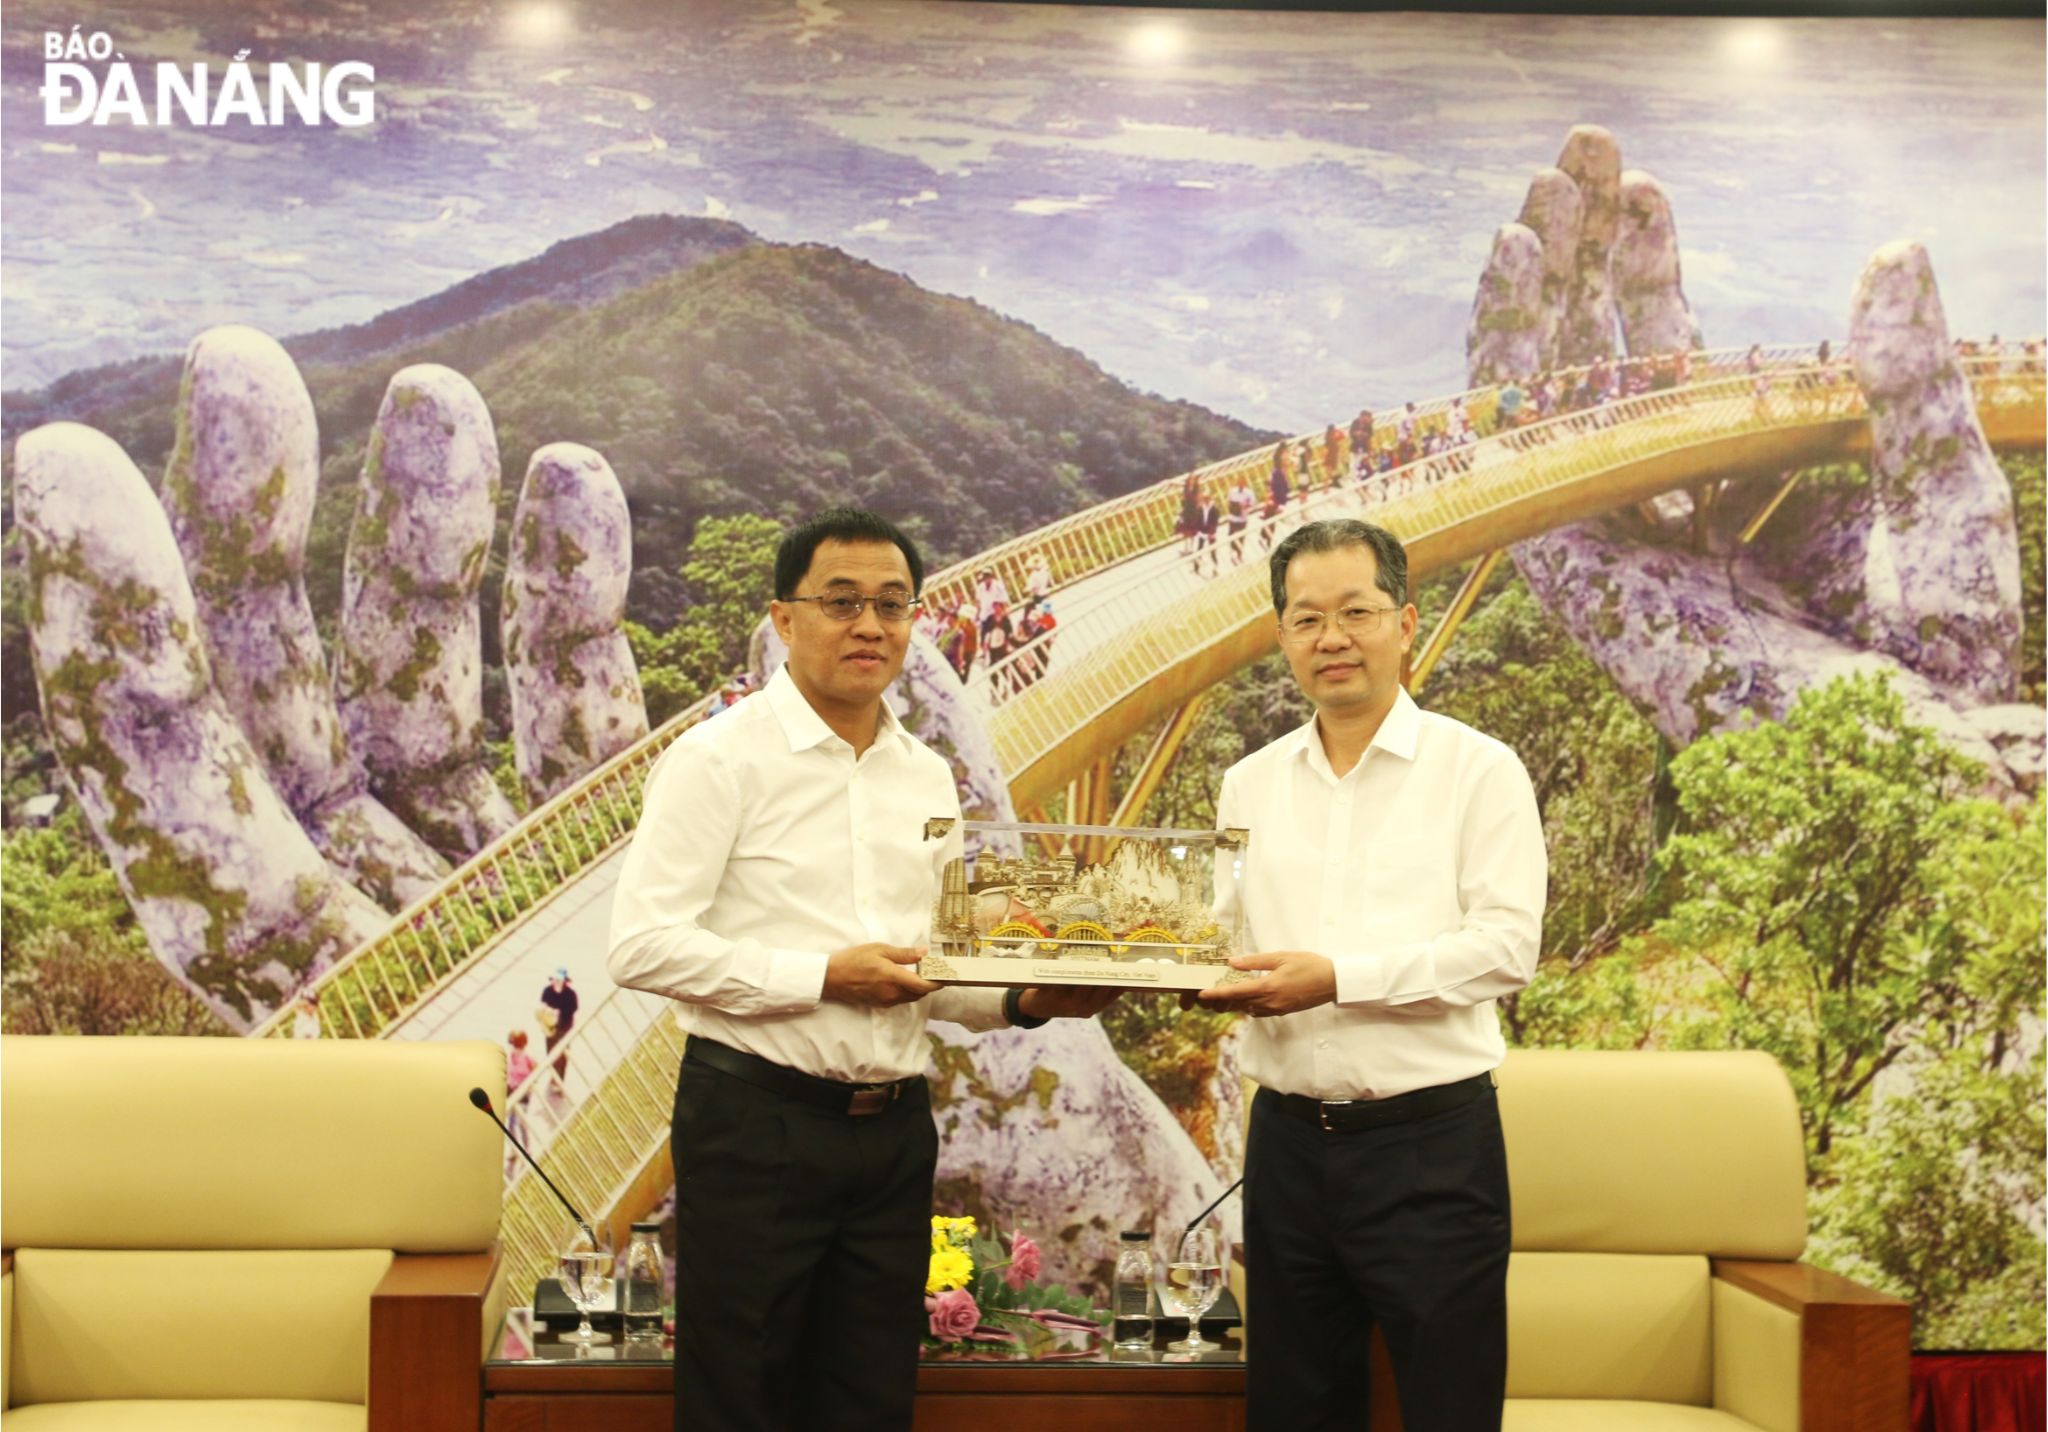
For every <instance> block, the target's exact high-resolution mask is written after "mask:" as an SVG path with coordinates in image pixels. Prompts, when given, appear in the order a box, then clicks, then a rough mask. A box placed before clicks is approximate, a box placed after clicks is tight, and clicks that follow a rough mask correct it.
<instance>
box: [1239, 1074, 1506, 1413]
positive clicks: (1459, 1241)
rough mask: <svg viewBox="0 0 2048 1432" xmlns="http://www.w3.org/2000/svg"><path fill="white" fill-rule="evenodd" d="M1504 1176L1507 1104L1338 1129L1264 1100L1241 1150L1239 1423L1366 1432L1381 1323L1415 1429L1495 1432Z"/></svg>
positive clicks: (1404, 1409)
mask: <svg viewBox="0 0 2048 1432" xmlns="http://www.w3.org/2000/svg"><path fill="white" fill-rule="evenodd" d="M1507 1269H1508V1176H1507V1150H1506V1146H1505V1145H1504V1144H1503V1143H1502V1141H1501V1132H1500V1108H1499V1104H1498V1102H1497V1099H1496V1096H1495V1094H1494V1092H1493V1091H1492V1090H1491V1089H1489V1090H1487V1091H1486V1092H1485V1093H1484V1094H1483V1095H1481V1096H1480V1098H1479V1099H1477V1100H1476V1101H1475V1102H1473V1103H1470V1104H1466V1105H1464V1106H1463V1107H1461V1108H1456V1109H1449V1110H1446V1111H1444V1112H1443V1113H1440V1114H1433V1115H1429V1116H1427V1117H1425V1118H1420V1119H1416V1120H1413V1121H1412V1122H1409V1123H1404V1124H1390V1125H1387V1126H1385V1127H1382V1128H1373V1129H1360V1130H1357V1131H1354V1132H1350V1133H1330V1132H1325V1131H1324V1130H1322V1129H1320V1128H1317V1127H1316V1126H1315V1125H1313V1124H1309V1123H1305V1122H1303V1121H1301V1120H1299V1119H1297V1118H1295V1117H1294V1116H1293V1115H1291V1114H1289V1113H1288V1112H1286V1111H1285V1110H1284V1109H1282V1108H1281V1107H1280V1100H1279V1097H1278V1096H1277V1095H1275V1094H1272V1093H1270V1092H1269V1091H1265V1090H1261V1091H1260V1092H1259V1094H1258V1096H1257V1098H1255V1099H1254V1100H1253V1102H1252V1126H1251V1133H1250V1136H1249V1141H1248V1143H1247V1146H1246V1149H1245V1280H1246V1293H1247V1295H1248V1296H1247V1308H1246V1315H1247V1319H1248V1327H1247V1331H1248V1333H1249V1334H1251V1337H1252V1347H1251V1351H1250V1355H1249V1357H1248V1358H1247V1362H1246V1369H1245V1371H1246V1400H1247V1416H1246V1426H1247V1427H1248V1428H1249V1429H1251V1432H1317V1429H1323V1428H1348V1429H1357V1428H1364V1427H1365V1426H1366V1419H1367V1410H1366V1409H1367V1405H1368V1393H1369V1388H1368V1385H1367V1378H1368V1373H1367V1361H1366V1357H1367V1347H1368V1343H1369V1340H1370V1337H1371V1334H1372V1329H1373V1328H1374V1326H1375V1325H1377V1326H1378V1327H1379V1328H1380V1329H1381V1331H1382V1332H1383V1333H1384V1334H1385V1336H1386V1341H1387V1351H1388V1353H1389V1354H1390V1356H1391V1359H1392V1362H1393V1365H1394V1382H1395V1387H1396V1391H1397V1393H1398V1395H1399V1398H1400V1404H1401V1418H1402V1421H1403V1423H1404V1424H1405V1426H1406V1432H1499V1429H1500V1423H1501V1399H1502V1397H1503V1396H1504V1394H1505V1391H1506V1387H1507V1357H1508V1354H1507Z"/></svg>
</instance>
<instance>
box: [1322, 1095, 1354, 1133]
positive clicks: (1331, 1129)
mask: <svg viewBox="0 0 2048 1432" xmlns="http://www.w3.org/2000/svg"><path fill="white" fill-rule="evenodd" d="M1357 1102H1358V1101H1357V1100H1356V1099H1319V1100H1317V1101H1316V1118H1317V1119H1318V1120H1319V1121H1321V1123H1322V1126H1323V1132H1324V1133H1326V1134H1340V1133H1342V1132H1343V1130H1342V1129H1339V1128H1338V1127H1337V1126H1336V1125H1334V1124H1332V1123H1331V1122H1330V1110H1332V1109H1348V1108H1350V1107H1351V1106H1352V1105H1353V1104H1355V1103H1357Z"/></svg>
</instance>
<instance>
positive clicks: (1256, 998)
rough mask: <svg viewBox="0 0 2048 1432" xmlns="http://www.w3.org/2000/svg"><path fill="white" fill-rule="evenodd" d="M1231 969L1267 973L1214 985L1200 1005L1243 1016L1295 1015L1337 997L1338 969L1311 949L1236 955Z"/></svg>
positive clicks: (1206, 990) (1202, 998)
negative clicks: (1296, 1012) (1253, 977)
mask: <svg viewBox="0 0 2048 1432" xmlns="http://www.w3.org/2000/svg"><path fill="white" fill-rule="evenodd" d="M1230 967H1231V968H1232V969H1237V970H1265V971H1267V973H1265V974H1263V975H1261V976H1260V977H1259V978H1257V979H1251V980H1241V981H1239V982H1238V983H1236V984H1227V985H1215V986H1212V987H1211V988H1209V989H1205V990H1203V991H1202V993H1201V996H1200V998H1201V1002H1202V1003H1203V1004H1206V1005H1209V1006H1211V1007H1212V1008H1215V1009H1222V1010H1235V1011H1237V1012H1238V1013H1240V1014H1254V1015H1268V1014H1293V1013H1294V1012H1295V1011H1296V1010H1302V1009H1314V1008H1315V1007H1316V1006H1317V1005H1319V1004H1328V1003H1329V1002H1330V1001H1331V1000H1333V999H1335V998H1336V997H1337V967H1336V966H1335V965H1333V964H1331V963H1330V957H1329V956H1328V955H1319V954H1316V953H1315V952H1314V951H1312V950H1280V951H1276V952H1274V953H1272V954H1265V955H1235V956H1233V957H1232V958H1231V961H1230Z"/></svg>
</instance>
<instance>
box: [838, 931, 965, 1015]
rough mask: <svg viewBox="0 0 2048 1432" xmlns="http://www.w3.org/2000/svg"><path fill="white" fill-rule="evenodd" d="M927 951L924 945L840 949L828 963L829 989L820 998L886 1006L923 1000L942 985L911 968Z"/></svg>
mask: <svg viewBox="0 0 2048 1432" xmlns="http://www.w3.org/2000/svg"><path fill="white" fill-rule="evenodd" d="M924 952H925V946H923V945H917V946H915V947H913V946H909V945H876V944H869V945H850V946H848V947H847V948H846V949H843V950H836V951H834V952H833V953H832V955H831V956H830V957H829V959H828V960H827V962H826V965H825V990H824V993H823V994H822V995H820V996H819V997H820V998H821V999H829V1000H832V1001H834V1002H835V1003H838V1004H862V1005H878V1006H881V1007H884V1008H886V1007H888V1006H889V1005H894V1004H909V1003H911V1002H912V1001H913V1000H920V999H923V998H924V997H925V996H926V995H928V994H930V993H931V992H932V991H933V990H935V989H937V988H938V986H937V985H935V984H933V983H932V982H931V981H930V980H923V979H919V978H918V977H917V971H916V970H915V969H913V968H911V967H912V966H914V965H916V963H917V962H918V961H919V960H921V959H923V958H924Z"/></svg>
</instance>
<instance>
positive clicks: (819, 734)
mask: <svg viewBox="0 0 2048 1432" xmlns="http://www.w3.org/2000/svg"><path fill="white" fill-rule="evenodd" d="M761 698H762V699H763V700H764V701H766V702H767V703H768V709H769V710H771V711H773V712H774V713H775V719H776V721H777V722H779V723H780V724H781V726H782V734H783V736H784V737H786V738H787V739H788V741H789V749H790V751H791V752H792V753H794V752H797V751H808V750H810V749H811V747H813V746H822V745H824V744H826V743H827V742H830V741H838V742H839V744H840V745H842V746H843V745H845V744H846V742H845V741H844V740H842V739H841V737H840V735H839V733H838V732H837V731H834V730H833V729H832V728H831V727H830V726H828V725H826V724H825V718H824V717H822V716H820V715H819V714H818V713H817V712H816V711H815V710H813V709H812V707H811V703H810V702H809V701H807V700H805V699H804V694H803V692H801V691H799V690H797V686H796V680H795V678H793V677H791V676H790V674H789V667H788V666H787V665H783V666H778V667H777V668H776V669H775V675H773V676H771V677H769V678H768V684H767V685H766V686H765V687H763V688H762V689H761ZM902 736H903V723H902V722H901V721H899V720H897V719H896V713H895V712H894V711H892V710H890V709H889V701H888V698H887V697H884V698H883V699H882V717H881V720H880V721H879V722H878V723H877V724H876V726H875V745H877V746H879V745H882V744H883V743H885V742H895V741H898V740H900V739H901V738H902Z"/></svg>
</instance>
